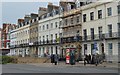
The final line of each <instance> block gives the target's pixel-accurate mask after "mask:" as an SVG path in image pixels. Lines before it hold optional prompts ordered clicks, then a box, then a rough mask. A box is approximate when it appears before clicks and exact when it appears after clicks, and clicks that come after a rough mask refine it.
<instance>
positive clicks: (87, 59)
mask: <svg viewBox="0 0 120 75" xmlns="http://www.w3.org/2000/svg"><path fill="white" fill-rule="evenodd" d="M86 61H87V64H89V57H88V55H86Z"/></svg>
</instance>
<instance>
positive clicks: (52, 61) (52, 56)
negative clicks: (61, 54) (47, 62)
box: [51, 54, 54, 64]
mask: <svg viewBox="0 0 120 75" xmlns="http://www.w3.org/2000/svg"><path fill="white" fill-rule="evenodd" d="M51 63H52V64H53V63H54V55H53V54H51Z"/></svg>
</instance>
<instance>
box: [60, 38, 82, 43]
mask: <svg viewBox="0 0 120 75" xmlns="http://www.w3.org/2000/svg"><path fill="white" fill-rule="evenodd" d="M80 41H82V37H81V36H72V37H65V38H61V43H74V42H80Z"/></svg>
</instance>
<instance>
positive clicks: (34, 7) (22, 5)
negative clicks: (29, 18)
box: [0, 0, 59, 27]
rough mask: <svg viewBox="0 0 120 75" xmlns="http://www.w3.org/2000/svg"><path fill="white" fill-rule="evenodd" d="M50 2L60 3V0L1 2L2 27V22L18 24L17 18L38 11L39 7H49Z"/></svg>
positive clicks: (13, 0)
mask: <svg viewBox="0 0 120 75" xmlns="http://www.w3.org/2000/svg"><path fill="white" fill-rule="evenodd" d="M48 2H52V3H53V4H54V5H58V4H59V0H46V1H37V0H36V1H33V0H17V1H15V0H4V1H2V2H0V11H2V12H0V27H2V23H12V24H17V19H19V18H24V16H25V15H27V14H30V13H38V8H39V7H47V4H48ZM1 8H2V9H1ZM1 17H2V21H1Z"/></svg>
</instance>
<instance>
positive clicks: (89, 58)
mask: <svg viewBox="0 0 120 75" xmlns="http://www.w3.org/2000/svg"><path fill="white" fill-rule="evenodd" d="M88 60H89V64H91V55H90V54H89V56H88Z"/></svg>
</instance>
